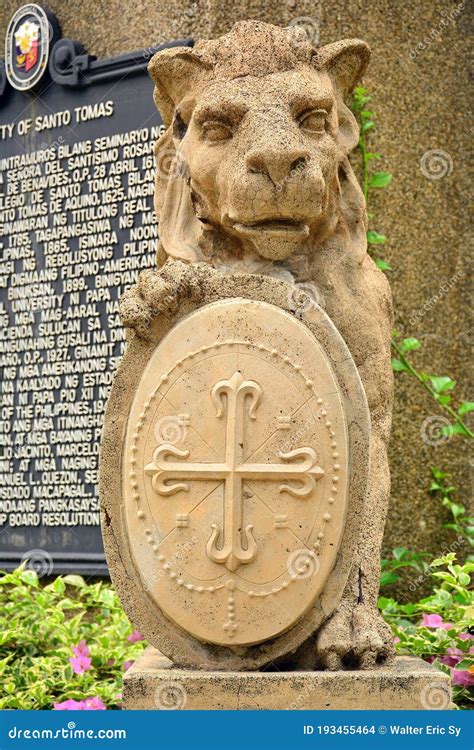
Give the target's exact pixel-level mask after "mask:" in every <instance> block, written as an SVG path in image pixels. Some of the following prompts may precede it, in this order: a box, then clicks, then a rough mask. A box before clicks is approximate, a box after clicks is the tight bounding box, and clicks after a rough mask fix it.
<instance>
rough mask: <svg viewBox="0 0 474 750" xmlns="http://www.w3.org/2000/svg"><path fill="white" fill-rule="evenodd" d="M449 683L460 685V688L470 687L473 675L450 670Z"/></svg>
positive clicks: (473, 679) (465, 671)
mask: <svg viewBox="0 0 474 750" xmlns="http://www.w3.org/2000/svg"><path fill="white" fill-rule="evenodd" d="M451 682H452V684H453V685H461V686H462V687H470V686H471V685H474V674H472V672H468V671H467V670H464V669H462V670H461V669H452V670H451Z"/></svg>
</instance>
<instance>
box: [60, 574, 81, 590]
mask: <svg viewBox="0 0 474 750" xmlns="http://www.w3.org/2000/svg"><path fill="white" fill-rule="evenodd" d="M63 581H64V583H65V584H66V586H75V588H78V589H83V588H84V586H85V585H86V582H85V581H84V579H83V577H82V576H76V575H72V574H71V575H68V576H63Z"/></svg>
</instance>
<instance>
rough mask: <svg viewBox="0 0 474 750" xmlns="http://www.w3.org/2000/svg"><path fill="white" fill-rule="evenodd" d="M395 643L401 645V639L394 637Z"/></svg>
mask: <svg viewBox="0 0 474 750" xmlns="http://www.w3.org/2000/svg"><path fill="white" fill-rule="evenodd" d="M393 642H394V643H400V638H399V637H398V635H396V636H394V638H393Z"/></svg>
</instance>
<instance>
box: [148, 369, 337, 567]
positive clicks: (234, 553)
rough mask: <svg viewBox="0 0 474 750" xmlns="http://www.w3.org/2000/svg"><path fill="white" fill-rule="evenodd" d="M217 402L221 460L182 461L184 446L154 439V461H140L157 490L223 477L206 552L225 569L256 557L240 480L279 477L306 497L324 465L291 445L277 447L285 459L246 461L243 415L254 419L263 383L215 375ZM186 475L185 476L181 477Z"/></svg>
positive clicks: (172, 489) (160, 492)
mask: <svg viewBox="0 0 474 750" xmlns="http://www.w3.org/2000/svg"><path fill="white" fill-rule="evenodd" d="M211 398H212V401H213V403H214V405H215V407H216V418H217V419H224V418H225V419H226V439H225V458H224V461H223V462H222V463H218V462H215V463H213V462H209V463H193V462H191V461H186V460H185V459H187V458H189V456H190V452H189V450H181V449H180V448H177V447H176V446H175V445H172V444H170V443H163V444H161V445H159V446H158V447H157V448H156V449H155V451H154V453H153V461H152V463H150V464H147V465H146V466H145V473H146V474H148V475H150V476H151V477H152V487H153V489H154V490H155V492H156V493H157V494H158V495H163V496H166V495H173V494H175V493H176V492H179V491H180V490H182V491H184V492H189V489H190V484H189V481H196V480H219V481H222V482H223V483H224V514H223V524H222V528H221V527H220V526H219V524H217V523H213V524H212V525H211V534H210V537H209V540H208V542H207V545H206V552H207V554H208V556H209V558H210V559H211V560H213V561H214V562H216V563H221V564H223V565H225V566H226V568H228V570H230V571H235V570H237V568H238V567H239V565H244V564H247V563H249V562H251V561H252V560H254V559H255V557H256V555H257V542H256V540H255V537H254V535H253V524H251V523H247V524H246V525H245V527H244V525H243V517H242V516H243V503H242V490H243V484H244V481H245V480H252V479H259V480H269V481H277V482H281V484H280V487H279V491H280V492H288V493H289V494H290V495H293V496H295V497H307V496H308V495H309V494H310V492H311V491H312V490H313V488H314V486H315V484H316V480H318V479H321V477H322V476H324V470H323V469H322V468H321V467H320V466H318V465H317V464H316V453H315V451H314V450H313V449H312V448H309V447H308V448H296V449H295V450H292V451H289V452H288V453H285V452H282V451H279V458H280V459H282V461H283V462H287V463H275V464H270V463H265V464H257V463H245V462H244V459H243V453H244V431H245V420H246V417H247V416H248V417H249V419H251V420H255V419H256V412H257V408H258V405H259V403H260V401H261V398H262V389H261V387H260V385H259V384H258V383H257V382H255V381H254V380H244V379H243V377H242V375H241V373H240V372H234V374H233V375H232V377H231V378H230V379H229V380H220V381H218V382H217V383H216V384H215V385H214V386H213V388H212V390H211ZM186 480H189V481H186Z"/></svg>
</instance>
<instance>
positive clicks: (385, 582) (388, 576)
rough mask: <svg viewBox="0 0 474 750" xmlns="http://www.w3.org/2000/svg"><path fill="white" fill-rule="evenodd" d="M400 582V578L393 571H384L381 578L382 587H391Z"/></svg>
mask: <svg viewBox="0 0 474 750" xmlns="http://www.w3.org/2000/svg"><path fill="white" fill-rule="evenodd" d="M399 580H400V576H398V575H397V574H396V573H393V572H391V571H384V572H383V573H382V574H381V576H380V587H382V586H390V584H392V583H396V582H397V581H399Z"/></svg>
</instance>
